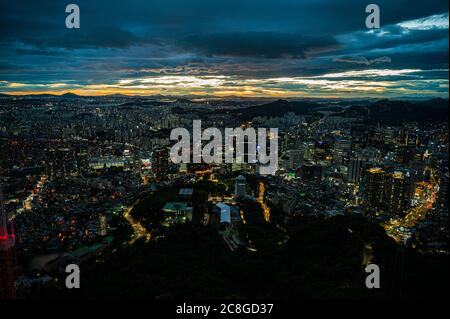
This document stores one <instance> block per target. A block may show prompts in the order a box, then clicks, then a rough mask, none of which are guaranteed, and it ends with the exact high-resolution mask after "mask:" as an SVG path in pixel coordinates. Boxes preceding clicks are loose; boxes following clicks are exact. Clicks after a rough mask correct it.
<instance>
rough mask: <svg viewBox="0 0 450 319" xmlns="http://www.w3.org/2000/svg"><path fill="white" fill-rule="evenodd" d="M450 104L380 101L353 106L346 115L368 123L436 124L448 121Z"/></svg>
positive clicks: (427, 101) (441, 101)
mask: <svg viewBox="0 0 450 319" xmlns="http://www.w3.org/2000/svg"><path fill="white" fill-rule="evenodd" d="M448 111H449V104H448V100H446V99H439V98H438V99H431V100H426V101H422V102H415V103H412V102H409V101H392V100H387V99H385V100H380V101H377V102H375V103H372V104H370V105H364V106H361V105H358V106H351V107H349V108H348V109H347V111H346V112H344V114H346V115H348V116H362V117H364V118H365V119H366V120H367V121H368V122H372V123H380V124H385V125H398V124H401V123H403V122H427V121H431V122H436V121H443V120H445V119H448V115H449V112H448Z"/></svg>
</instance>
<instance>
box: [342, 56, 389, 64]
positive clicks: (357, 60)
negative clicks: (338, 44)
mask: <svg viewBox="0 0 450 319" xmlns="http://www.w3.org/2000/svg"><path fill="white" fill-rule="evenodd" d="M333 61H334V62H341V63H354V64H362V65H372V64H380V63H391V62H392V59H391V58H390V57H388V56H381V57H377V58H374V59H369V58H366V57H362V56H355V57H339V58H335V59H334V60H333Z"/></svg>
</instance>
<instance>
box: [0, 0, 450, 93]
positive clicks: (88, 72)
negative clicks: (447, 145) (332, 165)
mask: <svg viewBox="0 0 450 319" xmlns="http://www.w3.org/2000/svg"><path fill="white" fill-rule="evenodd" d="M69 3H76V4H78V5H79V7H80V11H81V28H80V29H67V28H66V27H65V19H66V16H67V13H65V7H66V5H68V4H69ZM369 3H371V2H370V1H361V0H333V1H332V0H226V1H225V0H147V1H143V0H142V1H138V0H96V1H92V0H71V1H63V0H47V1H37V0H1V1H0V92H2V93H11V94H28V93H56V94H60V93H64V92H68V91H70V92H74V93H77V94H82V95H103V94H112V93H123V94H133V95H134V94H135V95H152V94H164V95H211V96H230V95H236V96H249V97H250V96H271V97H358V98H360V97H392V98H410V97H411V98H419V97H431V96H433V97H444V98H448V25H449V23H448V19H449V17H448V3H447V0H426V1H423V0H377V1H376V3H377V4H378V5H379V7H380V9H381V28H380V29H377V30H368V29H367V28H366V27H365V18H366V16H367V13H365V7H366V5H367V4H369Z"/></svg>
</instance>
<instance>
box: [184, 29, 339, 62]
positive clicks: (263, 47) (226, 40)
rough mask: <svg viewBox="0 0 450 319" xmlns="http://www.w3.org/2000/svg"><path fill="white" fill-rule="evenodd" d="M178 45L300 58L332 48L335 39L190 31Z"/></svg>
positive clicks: (245, 54)
mask: <svg viewBox="0 0 450 319" xmlns="http://www.w3.org/2000/svg"><path fill="white" fill-rule="evenodd" d="M180 45H181V46H182V47H183V48H184V49H187V50H193V51H197V52H199V53H202V54H206V55H218V56H238V57H257V58H269V59H274V58H296V59H299V58H300V59H304V58H306V57H307V56H308V55H309V54H313V53H317V52H324V51H329V50H331V49H334V48H336V47H337V45H338V43H337V41H336V40H335V39H334V38H332V37H330V36H323V37H308V36H302V35H298V34H286V33H275V32H246V33H222V34H208V35H194V36H190V37H187V38H184V39H183V40H181V41H180Z"/></svg>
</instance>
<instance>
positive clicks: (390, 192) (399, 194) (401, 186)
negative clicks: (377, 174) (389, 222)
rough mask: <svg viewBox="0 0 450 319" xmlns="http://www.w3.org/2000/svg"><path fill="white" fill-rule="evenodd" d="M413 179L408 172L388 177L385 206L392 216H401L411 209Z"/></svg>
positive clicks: (400, 172) (396, 173)
mask: <svg viewBox="0 0 450 319" xmlns="http://www.w3.org/2000/svg"><path fill="white" fill-rule="evenodd" d="M411 197H412V178H411V174H410V173H409V172H408V171H395V172H393V173H391V174H388V175H387V182H386V183H385V204H386V208H387V211H388V212H389V213H391V214H395V215H401V214H403V213H405V211H406V210H407V209H408V208H409V207H410V202H411Z"/></svg>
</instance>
